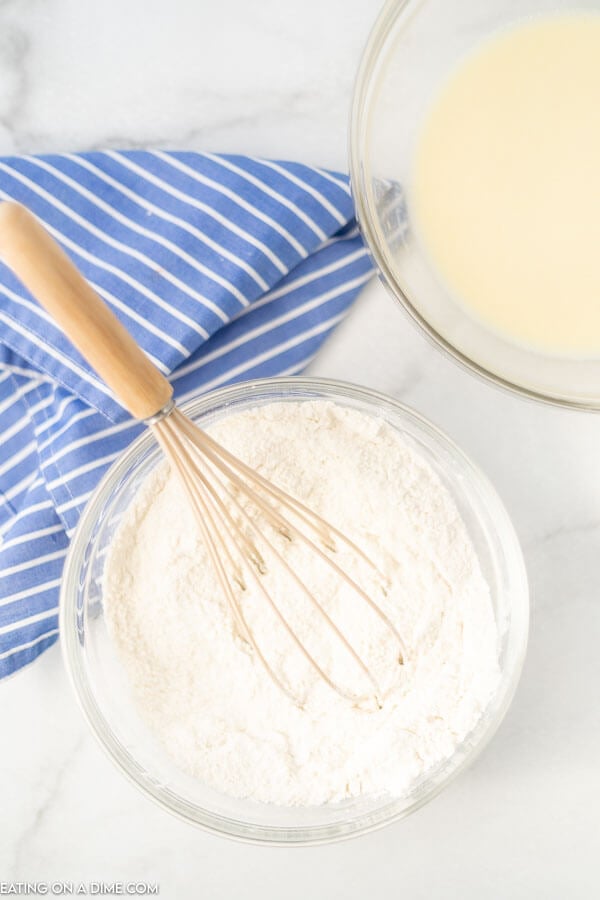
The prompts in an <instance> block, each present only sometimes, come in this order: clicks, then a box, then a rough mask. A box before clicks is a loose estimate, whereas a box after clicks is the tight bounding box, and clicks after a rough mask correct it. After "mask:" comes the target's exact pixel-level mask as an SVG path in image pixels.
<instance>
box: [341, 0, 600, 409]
mask: <svg viewBox="0 0 600 900" xmlns="http://www.w3.org/2000/svg"><path fill="white" fill-rule="evenodd" d="M569 11H571V12H584V11H596V12H598V11H600V2H599V0H572V2H571V0H486V2H485V3H482V2H478V0H454V2H453V3H448V2H447V0H390V2H387V3H386V4H385V5H384V7H383V10H382V12H381V14H380V16H379V18H378V20H377V22H376V24H375V26H374V28H373V31H372V33H371V36H370V38H369V41H368V43H367V46H366V48H365V51H364V54H363V58H362V61H361V64H360V68H359V72H358V76H357V80H356V86H355V92H354V100H353V107H352V115H351V124H350V177H351V185H352V193H353V197H354V201H355V205H356V211H357V218H358V222H359V225H360V228H361V230H362V233H363V235H364V237H365V239H366V242H367V244H368V246H369V248H370V250H371V254H372V256H373V257H374V260H375V263H376V265H377V266H378V268H379V271H380V274H381V276H382V279H383V281H384V283H385V284H386V286H387V287H388V288H389V289H390V290H391V292H392V294H393V296H394V297H395V298H396V299H397V300H399V301H400V303H401V304H402V306H403V307H404V309H405V310H406V311H407V312H408V313H409V314H410V316H411V317H412V318H413V319H414V320H415V321H416V322H417V323H418V324H419V325H420V327H421V328H422V329H423V330H424V331H425V333H426V334H427V335H428V336H429V337H430V338H432V339H433V341H434V342H435V343H436V344H437V345H438V346H439V347H441V348H443V349H444V350H445V351H447V352H448V353H449V354H450V355H451V356H452V357H453V358H455V359H456V360H458V361H459V362H461V363H463V364H464V365H465V366H467V367H468V368H469V369H470V370H472V371H474V372H476V373H477V374H479V375H481V376H483V377H485V378H486V379H489V380H491V381H493V382H495V383H496V384H498V385H501V386H504V387H507V388H511V389H513V390H516V391H519V392H521V393H522V394H525V395H527V396H529V397H532V398H535V399H537V400H543V401H546V402H550V403H555V404H559V405H563V406H570V407H580V408H584V409H600V358H599V357H597V356H596V357H590V358H583V357H582V358H578V359H574V358H568V357H566V356H565V357H561V356H558V355H556V356H553V355H546V354H544V353H541V352H536V351H535V350H532V349H529V348H527V347H521V346H518V345H517V344H516V343H513V342H511V341H510V340H509V339H505V338H503V337H502V336H501V335H500V334H499V333H496V332H493V331H492V330H491V329H488V328H487V327H486V326H485V325H484V324H483V323H480V322H478V321H477V320H476V319H475V317H471V316H470V315H469V313H468V312H467V311H466V310H465V309H464V308H463V307H462V305H460V304H459V303H457V302H456V301H455V300H454V299H453V298H452V296H451V295H450V293H449V291H447V290H446V288H445V287H444V285H443V284H442V282H441V281H440V279H439V277H438V275H437V273H436V271H435V269H434V268H433V266H432V264H431V263H430V262H429V260H428V258H427V255H426V253H425V252H424V250H423V248H422V247H421V246H420V244H419V242H418V240H417V238H416V234H415V229H414V227H413V224H412V223H411V215H410V203H409V191H410V174H411V169H412V158H413V153H414V146H415V140H416V138H417V135H418V133H419V129H420V125H421V122H422V119H423V116H424V113H425V111H426V110H427V108H428V106H429V104H430V102H431V101H432V99H433V97H434V96H435V94H436V93H437V91H438V89H439V87H440V85H441V84H442V82H443V81H444V78H445V76H446V75H447V74H449V72H450V71H452V69H454V68H455V67H456V65H457V64H458V62H459V61H460V60H461V59H462V58H463V57H464V56H465V55H466V54H468V53H469V51H470V50H472V49H473V48H474V47H475V46H476V45H478V44H479V43H480V42H481V41H482V40H484V39H485V38H486V37H489V36H491V35H492V34H494V33H495V32H497V31H499V30H501V29H504V28H507V27H509V26H510V25H512V24H514V23H518V22H519V21H520V20H523V19H528V18H531V17H532V16H539V15H543V14H553V13H560V12H569ZM443 152H444V151H443V147H440V153H443Z"/></svg>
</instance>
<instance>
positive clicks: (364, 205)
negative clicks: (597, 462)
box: [347, 0, 600, 412]
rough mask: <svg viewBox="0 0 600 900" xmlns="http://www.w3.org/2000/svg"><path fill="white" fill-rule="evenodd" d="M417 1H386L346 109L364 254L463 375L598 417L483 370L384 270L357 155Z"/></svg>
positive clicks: (595, 403) (586, 405)
mask: <svg viewBox="0 0 600 900" xmlns="http://www.w3.org/2000/svg"><path fill="white" fill-rule="evenodd" d="M419 3H420V0H386V3H385V4H384V6H383V7H382V9H381V10H380V12H379V15H378V16H377V18H376V20H375V22H374V24H373V26H372V28H371V31H370V33H369V36H368V38H367V42H366V44H365V46H364V48H363V52H362V55H361V58H360V62H359V66H358V69H357V73H356V76H355V79H354V86H353V90H352V100H351V105H350V117H349V127H348V132H347V146H348V160H349V168H350V190H351V194H352V199H353V201H354V207H355V215H356V221H357V223H358V228H359V231H360V233H361V235H362V237H363V240H364V242H365V245H366V247H367V248H368V251H369V254H370V256H371V260H372V262H373V264H374V266H375V268H376V269H377V271H378V274H379V276H380V280H381V281H382V283H383V284H384V286H385V288H386V290H387V291H388V293H389V294H390V295H391V297H392V298H393V299H394V300H395V301H396V303H398V304H399V306H400V308H401V309H402V310H403V311H404V312H405V313H406V314H407V315H408V317H409V318H410V319H412V321H413V323H414V324H415V325H416V326H417V327H418V328H419V329H420V331H421V333H422V334H424V335H425V337H426V338H427V339H428V340H429V342H430V343H431V344H433V346H435V347H436V348H437V349H438V350H441V351H442V353H443V354H444V355H445V356H446V357H447V358H448V359H450V360H452V361H453V362H455V363H458V364H459V365H460V366H462V368H463V369H466V370H467V371H468V372H470V373H472V374H474V375H476V376H478V377H479V378H480V379H482V380H483V381H484V382H486V383H487V384H491V385H493V386H495V387H497V388H500V389H502V390H504V391H505V392H507V393H509V394H511V395H512V396H514V395H515V394H516V395H517V396H519V397H521V398H525V399H527V400H530V401H535V402H537V403H544V404H545V405H547V406H558V407H561V408H563V409H576V410H582V411H586V412H600V396H598V397H597V398H595V399H592V400H591V399H589V398H588V399H578V398H576V397H569V396H565V395H563V394H558V393H557V394H553V393H550V392H548V393H545V392H543V391H538V390H535V389H533V388H529V387H527V386H526V385H524V384H520V383H519V382H518V381H511V380H510V379H509V378H505V377H503V376H502V375H498V374H497V373H495V372H493V371H491V370H490V369H487V368H486V367H485V366H483V365H481V364H480V363H478V362H476V361H475V360H474V359H471V357H470V356H468V355H467V354H466V353H463V351H462V350H459V349H458V347H456V346H455V345H454V344H453V343H452V342H451V341H449V340H448V339H447V338H445V337H444V336H443V335H442V334H440V333H439V332H438V331H437V329H436V328H434V327H433V325H431V323H430V322H429V321H428V319H427V318H426V317H425V316H424V315H423V314H422V313H421V312H419V310H418V309H417V308H416V306H414V304H413V303H412V301H411V300H410V297H409V296H408V295H407V294H406V292H405V291H404V290H403V288H402V286H401V285H400V283H399V281H398V279H397V278H396V276H395V274H394V271H393V269H392V268H391V266H390V265H388V263H387V260H386V256H385V253H384V252H383V250H382V248H381V246H380V243H379V241H378V238H377V230H376V228H375V225H374V223H373V221H372V217H371V216H370V213H369V204H368V202H367V199H366V198H367V190H366V187H365V167H364V164H363V162H362V153H361V149H362V147H363V144H364V142H365V136H366V128H365V127H364V124H363V122H364V119H365V117H366V109H367V106H366V102H365V101H366V95H367V92H368V89H369V87H370V85H371V80H372V77H373V73H374V69H375V64H376V62H377V59H378V54H379V53H380V51H381V50H382V48H383V46H384V44H385V41H386V39H387V34H388V32H389V30H390V29H391V28H392V27H393V25H394V24H395V22H396V20H397V19H398V18H399V16H400V15H401V14H402V13H404V11H405V10H406V9H407V8H408V7H409V6H411V5H413V6H416V5H418V4H419Z"/></svg>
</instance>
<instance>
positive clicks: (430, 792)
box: [59, 376, 530, 847]
mask: <svg viewBox="0 0 600 900" xmlns="http://www.w3.org/2000/svg"><path fill="white" fill-rule="evenodd" d="M265 390H266V391H267V392H270V391H273V392H274V393H280V392H282V391H285V392H288V393H289V394H290V400H294V399H295V398H294V394H298V395H300V396H298V398H297V399H299V400H301V399H302V395H303V394H304V395H305V394H306V393H310V392H311V391H313V392H314V391H315V390H318V391H324V392H328V393H330V394H334V395H335V396H337V397H339V398H340V401H342V400H343V398H344V397H350V398H355V399H358V400H363V401H365V402H366V403H369V404H372V405H373V406H374V407H375V408H382V407H383V408H388V409H391V410H393V412H395V413H397V414H400V415H401V416H403V417H405V418H406V419H409V420H412V421H413V422H415V423H416V424H417V426H418V427H420V428H422V429H424V430H425V431H426V432H428V433H429V434H430V435H431V436H432V437H433V438H434V440H437V441H438V442H439V443H441V444H442V445H443V446H444V447H445V448H446V449H447V450H448V451H449V452H450V454H451V456H452V458H453V460H455V461H457V462H459V463H460V464H461V465H462V467H463V468H464V469H465V470H466V471H468V472H469V474H470V475H471V476H472V480H473V482H474V483H475V484H476V486H477V488H478V489H479V491H481V492H483V494H484V495H485V496H486V500H487V501H489V502H490V504H491V505H492V508H493V511H494V522H495V523H496V524H495V528H496V532H497V536H498V540H499V542H500V544H501V546H502V549H503V551H504V552H505V553H506V556H507V564H508V565H509V568H510V572H511V578H512V579H513V580H514V584H515V591H514V594H515V597H516V598H517V600H518V602H517V604H516V608H515V606H514V600H513V606H511V628H513V627H514V623H513V617H514V619H515V621H516V629H515V633H516V634H517V641H518V644H517V652H516V653H515V654H514V662H513V668H512V672H511V673H510V678H509V680H508V684H507V686H506V689H505V693H504V695H503V697H502V701H501V703H500V704H499V705H498V708H497V710H496V712H495V714H494V717H493V718H492V719H491V720H490V721H489V722H488V723H487V725H486V728H485V730H484V731H483V732H482V733H481V735H480V736H479V738H478V740H477V743H476V744H475V745H474V746H472V747H471V748H470V749H469V750H468V751H466V752H465V753H464V756H463V758H462V759H460V760H459V762H458V763H457V764H455V765H454V768H453V769H452V770H451V771H450V772H449V773H446V774H445V775H444V777H442V778H441V779H440V780H439V782H438V783H436V784H434V785H433V786H430V787H429V788H428V789H427V790H426V791H425V792H424V794H423V795H422V796H419V797H417V798H416V799H415V800H414V801H413V802H412V803H411V804H409V805H406V806H403V807H401V808H399V809H396V810H395V811H394V807H397V806H398V804H399V803H401V798H398V799H397V800H394V799H392V800H390V799H389V798H387V799H386V802H385V803H384V804H382V805H381V806H378V807H377V808H375V809H374V810H372V811H370V812H368V813H365V814H363V816H362V817H360V816H359V817H356V818H355V819H353V820H351V821H349V822H347V823H341V822H335V823H329V824H326V825H318V826H315V825H307V826H306V825H304V826H286V827H284V826H280V825H275V826H271V825H259V824H254V823H248V822H241V821H239V820H235V819H232V818H229V817H227V816H223V815H220V814H218V813H214V812H211V811H210V810H207V809H202V815H201V816H200V815H199V814H198V812H197V811H198V810H199V809H201V807H198V806H197V805H193V807H192V804H190V803H186V802H185V801H184V800H183V799H182V798H181V797H179V796H178V795H177V794H175V793H173V792H171V791H169V790H168V789H165V788H164V787H162V786H160V785H157V784H156V782H155V781H154V780H153V779H152V777H149V778H146V779H145V780H142V779H141V778H140V777H139V775H138V773H139V772H140V771H141V770H140V769H139V768H138V769H137V770H136V769H135V767H134V766H132V764H131V761H133V762H135V760H134V758H133V756H132V755H131V754H129V753H127V752H126V751H125V750H124V748H123V747H122V745H121V743H120V741H119V740H118V739H117V738H116V737H115V735H114V733H113V731H112V729H111V727H110V723H109V721H108V720H107V718H106V716H105V715H104V713H103V711H102V710H101V708H100V706H99V705H98V703H97V702H96V699H95V697H94V694H93V691H92V689H91V687H90V683H89V681H88V679H87V677H86V674H85V667H84V657H83V654H82V653H81V648H80V640H79V637H78V627H77V618H78V613H77V586H78V584H79V573H80V571H81V566H82V561H83V560H84V558H85V554H86V550H87V548H88V545H89V538H90V536H91V534H92V533H93V529H94V526H95V525H96V523H97V521H98V518H99V515H98V514H99V513H100V512H101V511H102V508H103V506H104V501H105V497H106V495H107V494H108V493H109V491H110V490H111V489H112V488H113V487H114V486H115V485H117V484H118V483H119V480H120V479H121V478H122V477H123V476H124V475H125V474H126V473H127V472H128V470H129V468H130V466H131V464H132V463H133V462H135V461H136V460H138V459H139V458H140V457H142V456H143V455H144V453H145V452H147V451H148V450H150V449H151V448H152V446H153V444H155V439H154V437H153V435H152V433H151V432H150V431H149V430H146V431H144V432H142V434H140V435H138V437H136V438H135V439H134V440H133V441H132V443H131V444H130V445H129V446H128V447H127V448H126V449H125V450H124V451H122V452H121V453H120V455H119V456H118V457H117V459H116V460H115V462H113V464H112V465H111V466H110V468H109V469H108V471H107V472H106V473H105V474H104V476H103V477H102V479H101V480H100V482H99V483H98V485H97V486H96V488H95V489H94V491H93V492H92V494H91V495H90V497H89V499H88V501H87V503H86V505H85V507H84V510H83V512H82V514H81V517H80V519H79V522H78V524H77V526H76V529H75V532H74V534H73V537H72V540H71V543H70V546H69V549H68V552H67V557H66V560H65V566H64V570H63V576H62V580H61V589H60V601H59V630H60V635H61V641H60V645H61V652H62V657H63V662H64V665H65V669H66V671H67V675H68V679H69V681H70V683H71V687H72V689H73V691H74V693H75V697H76V699H77V702H78V705H79V707H80V709H81V711H82V713H83V715H84V718H85V720H86V721H87V723H88V726H89V728H90V730H91V732H92V734H93V735H94V737H95V738H96V740H97V742H98V743H99V744H100V746H101V747H102V749H103V751H104V752H105V753H106V755H107V756H108V757H109V758H110V759H111V760H112V762H113V763H114V764H115V766H116V767H117V768H118V769H119V770H120V771H121V772H122V773H123V774H124V775H125V776H126V777H127V778H128V780H129V781H130V782H131V783H132V784H134V785H135V786H136V787H137V788H138V789H139V790H140V791H141V792H142V793H143V794H144V795H145V796H147V797H149V798H150V799H151V800H153V801H154V802H155V803H157V804H158V805H159V806H160V807H161V808H163V809H164V810H166V811H168V812H170V813H171V814H173V815H176V816H177V817H178V818H180V819H182V820H183V821H185V822H187V823H188V824H193V825H196V826H197V827H200V828H202V829H204V830H205V831H208V832H210V833H212V834H218V835H221V836H224V837H228V838H230V839H235V840H238V841H242V842H244V843H250V844H260V845H263V846H264V845H269V846H281V847H284V846H285V847H290V846H317V845H321V844H327V843H334V842H338V841H342V840H346V839H349V838H353V837H358V836H359V835H362V834H367V833H369V832H371V831H375V830H378V829H379V828H383V827H384V826H387V825H389V824H391V823H392V822H395V821H398V820H399V819H402V818H404V817H406V816H407V815H409V814H410V813H411V812H414V811H416V810H417V809H419V808H420V807H421V806H423V805H425V804H426V803H428V802H429V801H430V800H432V799H433V798H434V797H436V796H437V795H438V794H439V793H440V792H441V791H442V790H443V789H444V788H446V787H447V786H448V785H449V784H450V783H451V782H452V781H453V780H454V778H456V777H457V776H458V775H459V774H460V773H461V772H462V771H464V769H466V768H467V767H468V766H469V765H471V763H472V762H473V761H474V760H475V759H476V757H477V756H478V755H479V753H480V752H481V751H482V750H483V749H484V747H485V746H486V745H487V743H488V742H489V740H490V739H491V738H492V736H493V735H494V733H495V732H496V730H497V728H498V727H499V725H500V723H501V722H502V720H503V719H504V716H505V714H506V712H507V710H508V708H509V707H510V704H511V702H512V699H513V696H514V693H515V691H516V688H517V685H518V683H519V679H520V675H521V671H522V668H523V663H524V660H525V654H526V649H527V640H528V631H529V613H530V606H529V587H528V579H527V572H526V569H525V563H524V560H523V555H522V550H521V546H520V543H519V540H518V537H517V535H516V532H515V530H514V527H513V525H512V522H511V520H510V518H509V516H508V513H507V511H506V509H505V507H504V504H503V503H502V501H501V499H500V497H499V495H498V494H497V492H496V490H495V488H494V487H493V485H492V484H491V482H490V481H489V479H488V478H487V476H486V475H484V474H483V472H482V471H481V470H480V469H479V467H478V466H477V465H476V464H474V463H473V462H472V461H471V460H470V458H469V457H468V456H467V455H466V454H465V453H464V451H463V450H461V448H460V447H458V446H457V445H456V444H455V443H454V441H453V440H452V439H451V438H450V437H448V436H447V435H446V434H445V432H443V431H442V430H441V429H440V428H438V426H437V425H434V424H433V423H432V422H430V421H429V420H428V419H427V418H426V417H425V416H423V415H421V414H420V413H419V412H417V411H415V410H413V409H412V408H411V407H409V406H406V405H405V404H403V403H401V402H400V401H398V400H396V399H395V398H393V397H390V396H388V395H386V394H383V393H380V392H378V391H374V390H372V389H370V388H366V387H362V386H359V385H354V384H352V383H350V382H346V381H339V380H335V379H327V378H320V377H314V376H313V377H309V376H280V377H272V378H262V379H255V380H252V381H246V382H239V383H236V384H233V385H229V386H226V387H222V388H219V389H217V390H215V391H211V392H208V393H206V394H200V395H198V396H197V397H195V398H192V399H191V400H188V401H187V402H186V403H184V404H182V405H181V408H182V409H183V410H184V411H185V412H187V413H192V414H193V415H195V416H199V415H202V414H203V413H204V414H206V413H209V412H210V410H211V408H214V407H215V406H216V405H218V406H219V407H222V405H223V403H224V402H227V401H228V400H229V401H231V400H234V399H236V398H243V397H247V396H248V395H249V394H250V395H251V394H252V393H253V392H258V391H265ZM282 400H283V398H282V397H280V396H279V397H274V398H273V402H277V401H282ZM283 402H287V401H286V400H283ZM333 402H335V400H334V401H333ZM450 759H452V757H450ZM146 774H148V773H146ZM192 808H193V809H194V810H195V811H196V814H195V815H191V811H192Z"/></svg>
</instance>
